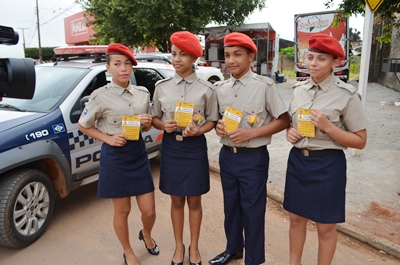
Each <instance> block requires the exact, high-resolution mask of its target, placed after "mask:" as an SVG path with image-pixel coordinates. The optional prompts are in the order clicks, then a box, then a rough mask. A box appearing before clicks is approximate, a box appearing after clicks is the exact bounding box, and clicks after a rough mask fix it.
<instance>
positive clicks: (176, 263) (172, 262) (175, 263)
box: [171, 244, 185, 265]
mask: <svg viewBox="0 0 400 265" xmlns="http://www.w3.org/2000/svg"><path fill="white" fill-rule="evenodd" d="M175 251H176V250H175ZM184 259H185V244H183V255H182V261H181V262H175V261H173V260H171V265H183V260H184Z"/></svg>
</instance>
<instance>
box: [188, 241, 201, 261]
mask: <svg viewBox="0 0 400 265" xmlns="http://www.w3.org/2000/svg"><path fill="white" fill-rule="evenodd" d="M199 256H200V251H199ZM189 264H190V265H201V257H200V261H199V262H197V263H194V262H191V261H190V246H189Z"/></svg>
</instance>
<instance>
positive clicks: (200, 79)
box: [197, 77, 215, 90]
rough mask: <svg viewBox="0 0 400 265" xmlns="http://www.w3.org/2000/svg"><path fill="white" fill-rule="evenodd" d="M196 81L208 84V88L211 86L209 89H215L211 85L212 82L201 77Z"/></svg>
mask: <svg viewBox="0 0 400 265" xmlns="http://www.w3.org/2000/svg"><path fill="white" fill-rule="evenodd" d="M197 81H199V82H200V83H202V84H203V85H206V86H208V87H209V88H211V89H213V90H214V89H215V86H214V85H213V84H211V83H210V82H208V81H206V80H204V79H202V78H199V77H198V78H197Z"/></svg>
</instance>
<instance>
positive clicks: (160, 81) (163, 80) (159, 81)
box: [155, 77, 172, 86]
mask: <svg viewBox="0 0 400 265" xmlns="http://www.w3.org/2000/svg"><path fill="white" fill-rule="evenodd" d="M171 79H172V77H167V78H165V79H161V80H158V81H157V82H156V84H155V85H156V86H157V85H159V84H161V83H163V82H165V81H168V80H171Z"/></svg>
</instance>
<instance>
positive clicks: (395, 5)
mask: <svg viewBox="0 0 400 265" xmlns="http://www.w3.org/2000/svg"><path fill="white" fill-rule="evenodd" d="M340 1H341V3H340V4H339V8H338V9H339V10H343V12H344V13H343V15H342V17H350V16H351V15H364V12H365V5H366V3H365V0H340ZM334 2H335V0H325V2H324V5H325V6H326V8H327V9H329V8H331V7H333V3H334ZM396 13H400V4H399V0H385V1H383V3H382V4H381V5H380V6H379V8H378V10H376V12H375V19H380V20H381V21H384V33H383V35H382V36H376V39H377V40H379V41H381V42H385V43H390V41H391V35H392V30H393V28H399V29H400V20H399V19H397V17H396V15H395V14H396ZM340 18H341V17H338V19H340Z"/></svg>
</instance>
